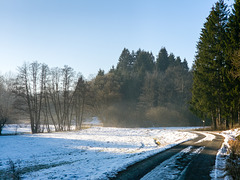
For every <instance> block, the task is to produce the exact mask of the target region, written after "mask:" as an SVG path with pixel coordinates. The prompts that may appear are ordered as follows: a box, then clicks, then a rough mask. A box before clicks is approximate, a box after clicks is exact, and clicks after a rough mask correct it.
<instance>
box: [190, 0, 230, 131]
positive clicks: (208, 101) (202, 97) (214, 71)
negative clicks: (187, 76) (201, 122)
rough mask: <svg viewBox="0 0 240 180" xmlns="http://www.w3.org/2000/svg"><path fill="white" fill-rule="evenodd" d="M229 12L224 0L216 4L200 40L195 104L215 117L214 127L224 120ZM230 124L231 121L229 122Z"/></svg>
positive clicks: (194, 71)
mask: <svg viewBox="0 0 240 180" xmlns="http://www.w3.org/2000/svg"><path fill="white" fill-rule="evenodd" d="M227 20H228V13H227V6H226V4H225V3H224V1H223V0H219V1H218V2H217V3H216V4H215V6H214V7H213V8H212V10H211V12H210V15H209V16H208V17H207V21H206V23H205V24H204V27H203V29H202V32H201V35H200V39H199V42H198V44H197V55H196V60H195V62H194V68H193V73H194V82H193V90H192V94H193V96H192V105H193V106H194V108H196V109H197V110H198V111H200V112H202V113H201V114H202V116H203V117H204V116H205V115H208V116H210V117H211V118H212V125H213V128H214V129H216V128H217V126H218V125H220V124H222V123H223V121H222V119H223V117H222V115H223V114H224V110H225V107H224V100H225V94H226V92H225V91H224V83H225V81H226V76H225V63H226V53H225V52H226V40H227V34H226V27H227ZM226 126H228V122H226Z"/></svg>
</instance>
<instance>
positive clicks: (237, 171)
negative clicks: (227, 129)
mask: <svg viewBox="0 0 240 180" xmlns="http://www.w3.org/2000/svg"><path fill="white" fill-rule="evenodd" d="M228 143H229V145H230V156H229V159H228V160H227V164H226V170H227V172H228V174H229V175H230V176H232V178H233V179H237V180H240V135H239V136H237V137H236V139H235V140H230V141H229V142H228Z"/></svg>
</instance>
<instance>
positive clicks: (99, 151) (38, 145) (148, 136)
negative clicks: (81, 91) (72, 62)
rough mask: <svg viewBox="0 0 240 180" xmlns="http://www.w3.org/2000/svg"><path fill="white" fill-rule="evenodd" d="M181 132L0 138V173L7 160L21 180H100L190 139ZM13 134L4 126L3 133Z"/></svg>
mask: <svg viewBox="0 0 240 180" xmlns="http://www.w3.org/2000/svg"><path fill="white" fill-rule="evenodd" d="M24 128H25V129H24ZM183 129H186V128H154V129H153V128H135V129H133V128H131V129H128V128H104V127H95V128H91V129H85V130H82V131H76V132H61V133H46V134H36V135H32V134H26V135H18V136H2V137H0V144H1V148H0V174H1V172H6V171H7V170H8V169H9V161H10V159H11V160H12V161H13V162H14V163H15V165H16V169H17V170H19V171H20V172H24V174H22V175H21V176H22V177H23V179H106V178H107V177H111V176H114V174H116V173H117V172H118V171H120V170H123V169H124V168H126V167H127V166H129V165H130V164H133V163H135V162H137V161H140V160H141V159H144V158H146V157H148V156H151V155H153V154H156V153H158V152H160V151H163V150H165V149H167V148H170V147H172V146H174V145H176V144H179V143H181V142H183V141H186V140H189V139H193V138H195V137H196V135H195V134H193V133H190V132H183V131H182V130H183ZM15 130H16V128H15V129H14V127H12V126H8V127H7V128H6V129H5V130H4V133H11V132H15ZM17 131H18V132H24V131H25V132H26V131H27V132H29V127H28V126H23V125H22V126H21V127H18V129H17ZM154 139H155V140H157V141H158V142H160V146H158V145H157V144H156V143H155V142H154ZM209 139H211V137H208V140H209Z"/></svg>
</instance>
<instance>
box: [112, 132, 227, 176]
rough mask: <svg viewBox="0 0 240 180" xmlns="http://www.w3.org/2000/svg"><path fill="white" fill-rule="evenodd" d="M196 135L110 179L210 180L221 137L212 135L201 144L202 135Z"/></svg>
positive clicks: (202, 140) (221, 141)
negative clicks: (210, 138) (212, 137)
mask: <svg viewBox="0 0 240 180" xmlns="http://www.w3.org/2000/svg"><path fill="white" fill-rule="evenodd" d="M194 133H196V132H194ZM196 134H197V135H198V137H197V138H195V139H193V140H191V141H188V142H185V143H182V144H180V145H177V146H175V147H173V148H171V149H169V150H166V151H164V152H161V153H159V154H156V155H154V156H152V157H150V158H148V159H145V160H142V161H140V162H138V163H136V164H134V165H131V166H129V167H128V168H127V169H126V170H124V171H122V172H119V173H118V174H117V176H116V177H115V178H112V179H117V180H119V179H122V180H126V179H129V180H130V179H131V180H133V179H134V180H137V179H142V180H151V179H152V180H156V179H159V180H160V179H161V180H162V179H180V180H182V179H194V180H197V179H201V180H202V179H204V180H205V179H211V177H210V173H211V171H212V169H213V167H214V164H215V159H216V154H217V151H218V150H219V149H220V148H221V145H222V143H223V137H222V136H220V135H216V134H214V136H215V138H214V139H213V140H212V141H204V138H205V136H204V135H203V134H200V133H196Z"/></svg>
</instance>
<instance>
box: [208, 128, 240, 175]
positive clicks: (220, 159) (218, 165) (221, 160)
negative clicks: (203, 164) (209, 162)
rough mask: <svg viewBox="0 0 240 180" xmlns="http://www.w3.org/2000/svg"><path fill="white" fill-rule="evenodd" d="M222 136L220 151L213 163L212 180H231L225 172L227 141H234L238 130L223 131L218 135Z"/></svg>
mask: <svg viewBox="0 0 240 180" xmlns="http://www.w3.org/2000/svg"><path fill="white" fill-rule="evenodd" d="M220 134H221V135H222V136H224V137H225V139H224V142H223V144H222V147H221V149H219V151H218V153H217V157H216V161H215V169H214V170H213V171H212V174H211V177H212V179H224V180H228V179H232V178H231V177H229V176H228V175H227V172H226V171H225V167H226V160H227V158H228V156H229V147H230V146H229V144H228V141H229V140H232V139H234V138H235V137H236V136H238V135H240V129H239V128H238V129H232V130H227V131H223V132H221V133H220Z"/></svg>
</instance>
